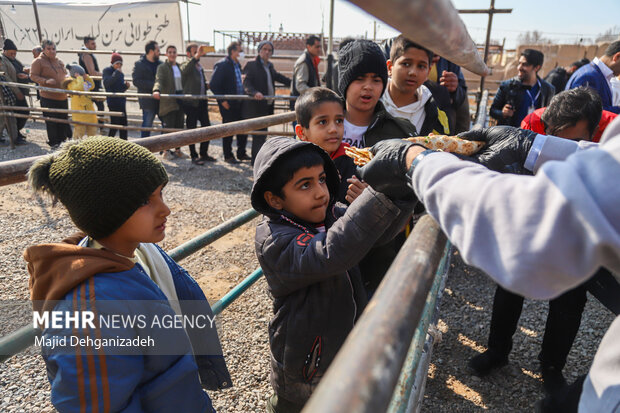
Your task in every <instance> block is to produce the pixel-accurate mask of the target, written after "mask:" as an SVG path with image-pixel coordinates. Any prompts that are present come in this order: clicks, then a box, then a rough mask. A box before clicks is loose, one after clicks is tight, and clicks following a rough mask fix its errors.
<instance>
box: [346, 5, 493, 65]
mask: <svg viewBox="0 0 620 413" xmlns="http://www.w3.org/2000/svg"><path fill="white" fill-rule="evenodd" d="M349 1H350V2H351V3H353V4H355V5H357V6H359V7H361V8H362V9H364V10H365V11H367V12H368V13H370V14H372V15H373V16H375V17H378V18H379V19H381V20H383V21H384V22H386V23H387V24H389V25H390V26H392V27H394V28H395V29H397V30H400V31H401V32H402V33H403V34H404V35H405V36H406V37H408V38H409V39H411V40H413V41H415V42H416V43H419V44H421V45H422V46H424V47H426V48H428V49H430V50H432V51H433V52H435V53H437V54H438V55H440V56H442V57H444V58H446V59H448V60H450V61H451V62H453V63H456V64H457V65H459V66H461V67H464V68H465V69H467V70H469V71H471V72H474V73H476V74H478V75H480V76H486V75H487V74H489V68H488V67H487V65H485V64H484V62H483V61H482V58H481V57H480V55H479V54H478V49H477V47H476V44H475V43H474V41H473V40H472V39H471V36H470V35H469V33H468V32H467V29H466V28H465V24H464V23H463V21H462V20H461V18H460V17H459V14H458V12H457V11H456V9H455V8H454V6H453V5H452V3H451V2H450V0H349Z"/></svg>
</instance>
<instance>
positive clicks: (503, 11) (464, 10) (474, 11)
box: [457, 8, 512, 14]
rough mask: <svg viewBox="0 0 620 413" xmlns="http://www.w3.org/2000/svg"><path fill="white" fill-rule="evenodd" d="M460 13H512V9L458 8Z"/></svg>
mask: <svg viewBox="0 0 620 413" xmlns="http://www.w3.org/2000/svg"><path fill="white" fill-rule="evenodd" d="M457 11H458V12H459V13H461V14H489V13H512V9H496V8H491V9H458V10H457Z"/></svg>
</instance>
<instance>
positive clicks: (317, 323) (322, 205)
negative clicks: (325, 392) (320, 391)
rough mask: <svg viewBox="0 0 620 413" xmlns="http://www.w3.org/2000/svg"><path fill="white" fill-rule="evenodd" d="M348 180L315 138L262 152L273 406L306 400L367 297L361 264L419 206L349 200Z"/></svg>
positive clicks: (296, 406) (257, 186) (258, 198)
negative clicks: (344, 194)
mask: <svg viewBox="0 0 620 413" xmlns="http://www.w3.org/2000/svg"><path fill="white" fill-rule="evenodd" d="M338 185H339V177H338V171H337V170H336V167H335V166H334V163H333V161H332V160H331V159H330V157H329V155H328V154H327V153H326V152H325V151H323V150H322V149H321V148H320V147H318V146H316V145H314V144H312V143H309V142H301V141H296V140H293V139H290V138H283V137H277V138H272V139H269V140H268V141H267V143H265V145H264V146H263V147H262V148H261V150H260V152H259V153H258V156H257V158H256V162H255V165H254V186H253V188H252V196H251V199H252V206H253V207H254V208H255V209H256V210H257V211H259V212H261V213H263V214H264V218H263V220H262V221H261V223H260V224H259V225H258V227H257V229H256V238H255V247H256V255H257V256H258V261H259V262H260V265H261V267H262V269H263V271H264V273H265V277H266V279H267V283H268V286H269V293H270V294H271V296H272V297H273V300H274V316H273V318H272V320H271V322H270V324H269V344H270V347H271V384H272V386H273V388H274V391H275V394H274V395H273V396H272V397H271V398H270V400H269V401H268V406H267V409H268V411H270V412H297V411H300V410H301V409H302V408H303V405H304V404H305V403H306V401H307V400H308V398H309V397H310V395H311V394H312V392H313V390H314V389H315V387H316V386H317V384H318V382H319V380H320V379H321V377H323V375H324V374H325V371H326V370H327V368H328V366H329V364H330V363H331V361H332V360H333V359H334V357H335V355H336V353H337V352H338V350H339V349H340V347H341V346H342V344H343V343H344V340H345V338H346V336H347V335H348V334H349V332H350V331H351V329H352V328H353V325H354V323H355V321H356V320H357V318H358V317H359V315H360V314H361V313H362V310H363V309H364V306H365V304H366V293H365V291H364V288H363V285H362V282H361V278H360V273H359V269H358V267H357V264H358V263H359V261H360V259H361V258H362V257H363V256H364V255H365V254H366V253H367V252H368V251H369V250H370V248H371V247H372V246H374V245H376V244H378V243H381V242H386V241H388V240H390V239H391V238H393V237H394V236H395V235H396V234H397V233H398V231H399V230H400V229H401V228H402V227H403V226H404V225H405V223H406V221H407V218H408V217H409V215H410V214H411V211H412V210H413V207H414V205H415V201H414V200H409V201H402V200H398V201H393V200H391V199H390V198H388V196H386V195H385V194H383V193H380V192H376V191H375V190H373V189H372V188H367V189H366V190H365V191H364V192H363V193H362V195H360V197H359V198H357V199H356V200H355V202H353V203H352V204H351V205H350V206H349V207H348V208H347V207H346V206H345V205H343V204H336V198H337V196H338ZM396 197H397V196H393V198H396Z"/></svg>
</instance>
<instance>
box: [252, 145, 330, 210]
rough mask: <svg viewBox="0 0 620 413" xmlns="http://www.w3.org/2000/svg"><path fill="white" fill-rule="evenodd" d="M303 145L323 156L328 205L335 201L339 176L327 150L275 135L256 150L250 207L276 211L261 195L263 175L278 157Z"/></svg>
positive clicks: (263, 181)
mask: <svg viewBox="0 0 620 413" xmlns="http://www.w3.org/2000/svg"><path fill="white" fill-rule="evenodd" d="M305 146H310V147H312V148H314V150H315V151H316V153H318V154H319V155H320V156H321V158H323V161H324V165H325V174H326V175H327V188H328V189H329V195H330V205H331V204H333V203H334V202H335V201H336V199H337V197H338V186H339V184H340V178H339V175H338V170H337V169H336V166H335V165H334V162H333V161H332V160H331V158H330V157H329V155H328V154H327V152H325V151H324V150H323V149H321V148H320V147H319V146H317V145H315V144H313V143H310V142H304V141H300V140H297V139H292V138H287V137H284V136H277V137H273V138H271V139H268V140H267V142H265V144H264V145H263V147H262V148H261V150H260V151H259V152H258V155H257V156H256V160H255V162H254V184H253V185H252V194H251V196H250V200H251V201H252V207H253V208H254V209H255V210H257V211H258V212H260V213H262V214H274V213H276V211H275V210H274V209H273V208H271V207H270V206H269V204H267V201H265V197H264V196H263V193H264V189H263V188H264V186H265V175H266V174H267V172H268V171H269V170H270V169H271V168H272V167H273V165H274V163H276V161H277V160H278V159H280V158H282V157H283V156H284V155H286V154H289V153H291V152H295V151H298V150H300V149H301V148H304V147H305Z"/></svg>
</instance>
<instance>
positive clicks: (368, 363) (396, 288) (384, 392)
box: [303, 215, 446, 413]
mask: <svg viewBox="0 0 620 413" xmlns="http://www.w3.org/2000/svg"><path fill="white" fill-rule="evenodd" d="M445 245H446V236H445V235H444V234H443V233H442V232H441V229H440V228H439V226H438V225H437V223H436V222H435V221H434V220H433V219H432V218H431V217H430V216H428V215H427V216H424V217H422V218H421V219H420V221H418V223H417V225H416V226H415V227H414V229H413V233H412V234H411V235H410V236H409V238H408V239H407V241H406V242H405V245H404V246H403V247H402V248H401V250H400V252H399V253H398V256H397V257H396V259H395V260H394V262H393V263H392V266H391V267H390V269H389V270H388V272H387V274H386V275H385V278H384V279H383V281H382V282H381V285H380V286H379V289H378V290H377V292H376V293H375V295H374V296H373V298H372V300H371V301H370V303H368V306H367V307H366V310H365V311H364V313H363V314H362V316H361V317H360V319H359V321H358V323H357V325H356V326H355V328H354V329H353V331H352V332H351V334H350V335H349V337H348V338H347V340H346V341H345V343H344V345H343V346H342V348H341V349H340V351H339V352H338V355H337V356H336V359H335V360H334V361H333V362H332V365H331V366H330V367H329V369H328V370H327V374H326V375H325V377H323V379H322V381H321V383H320V384H319V386H318V388H317V389H316V391H315V392H314V394H313V395H312V397H311V398H310V400H309V401H308V403H307V404H306V407H305V408H304V410H303V412H306V413H308V412H330V413H362V412H367V413H371V412H372V413H375V412H384V411H386V409H387V407H388V405H389V403H390V400H391V398H392V394H393V392H394V388H395V386H396V382H397V380H398V376H399V372H400V371H401V367H402V365H403V362H404V360H405V357H406V355H407V351H408V349H409V346H410V344H411V340H412V337H413V334H414V332H415V330H416V328H417V326H418V324H419V322H420V319H421V317H422V312H423V310H424V307H425V302H426V297H427V296H428V293H429V291H430V289H431V285H432V284H433V280H434V278H435V273H436V271H437V267H438V265H439V261H440V260H441V257H442V254H443V250H444V247H445Z"/></svg>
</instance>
